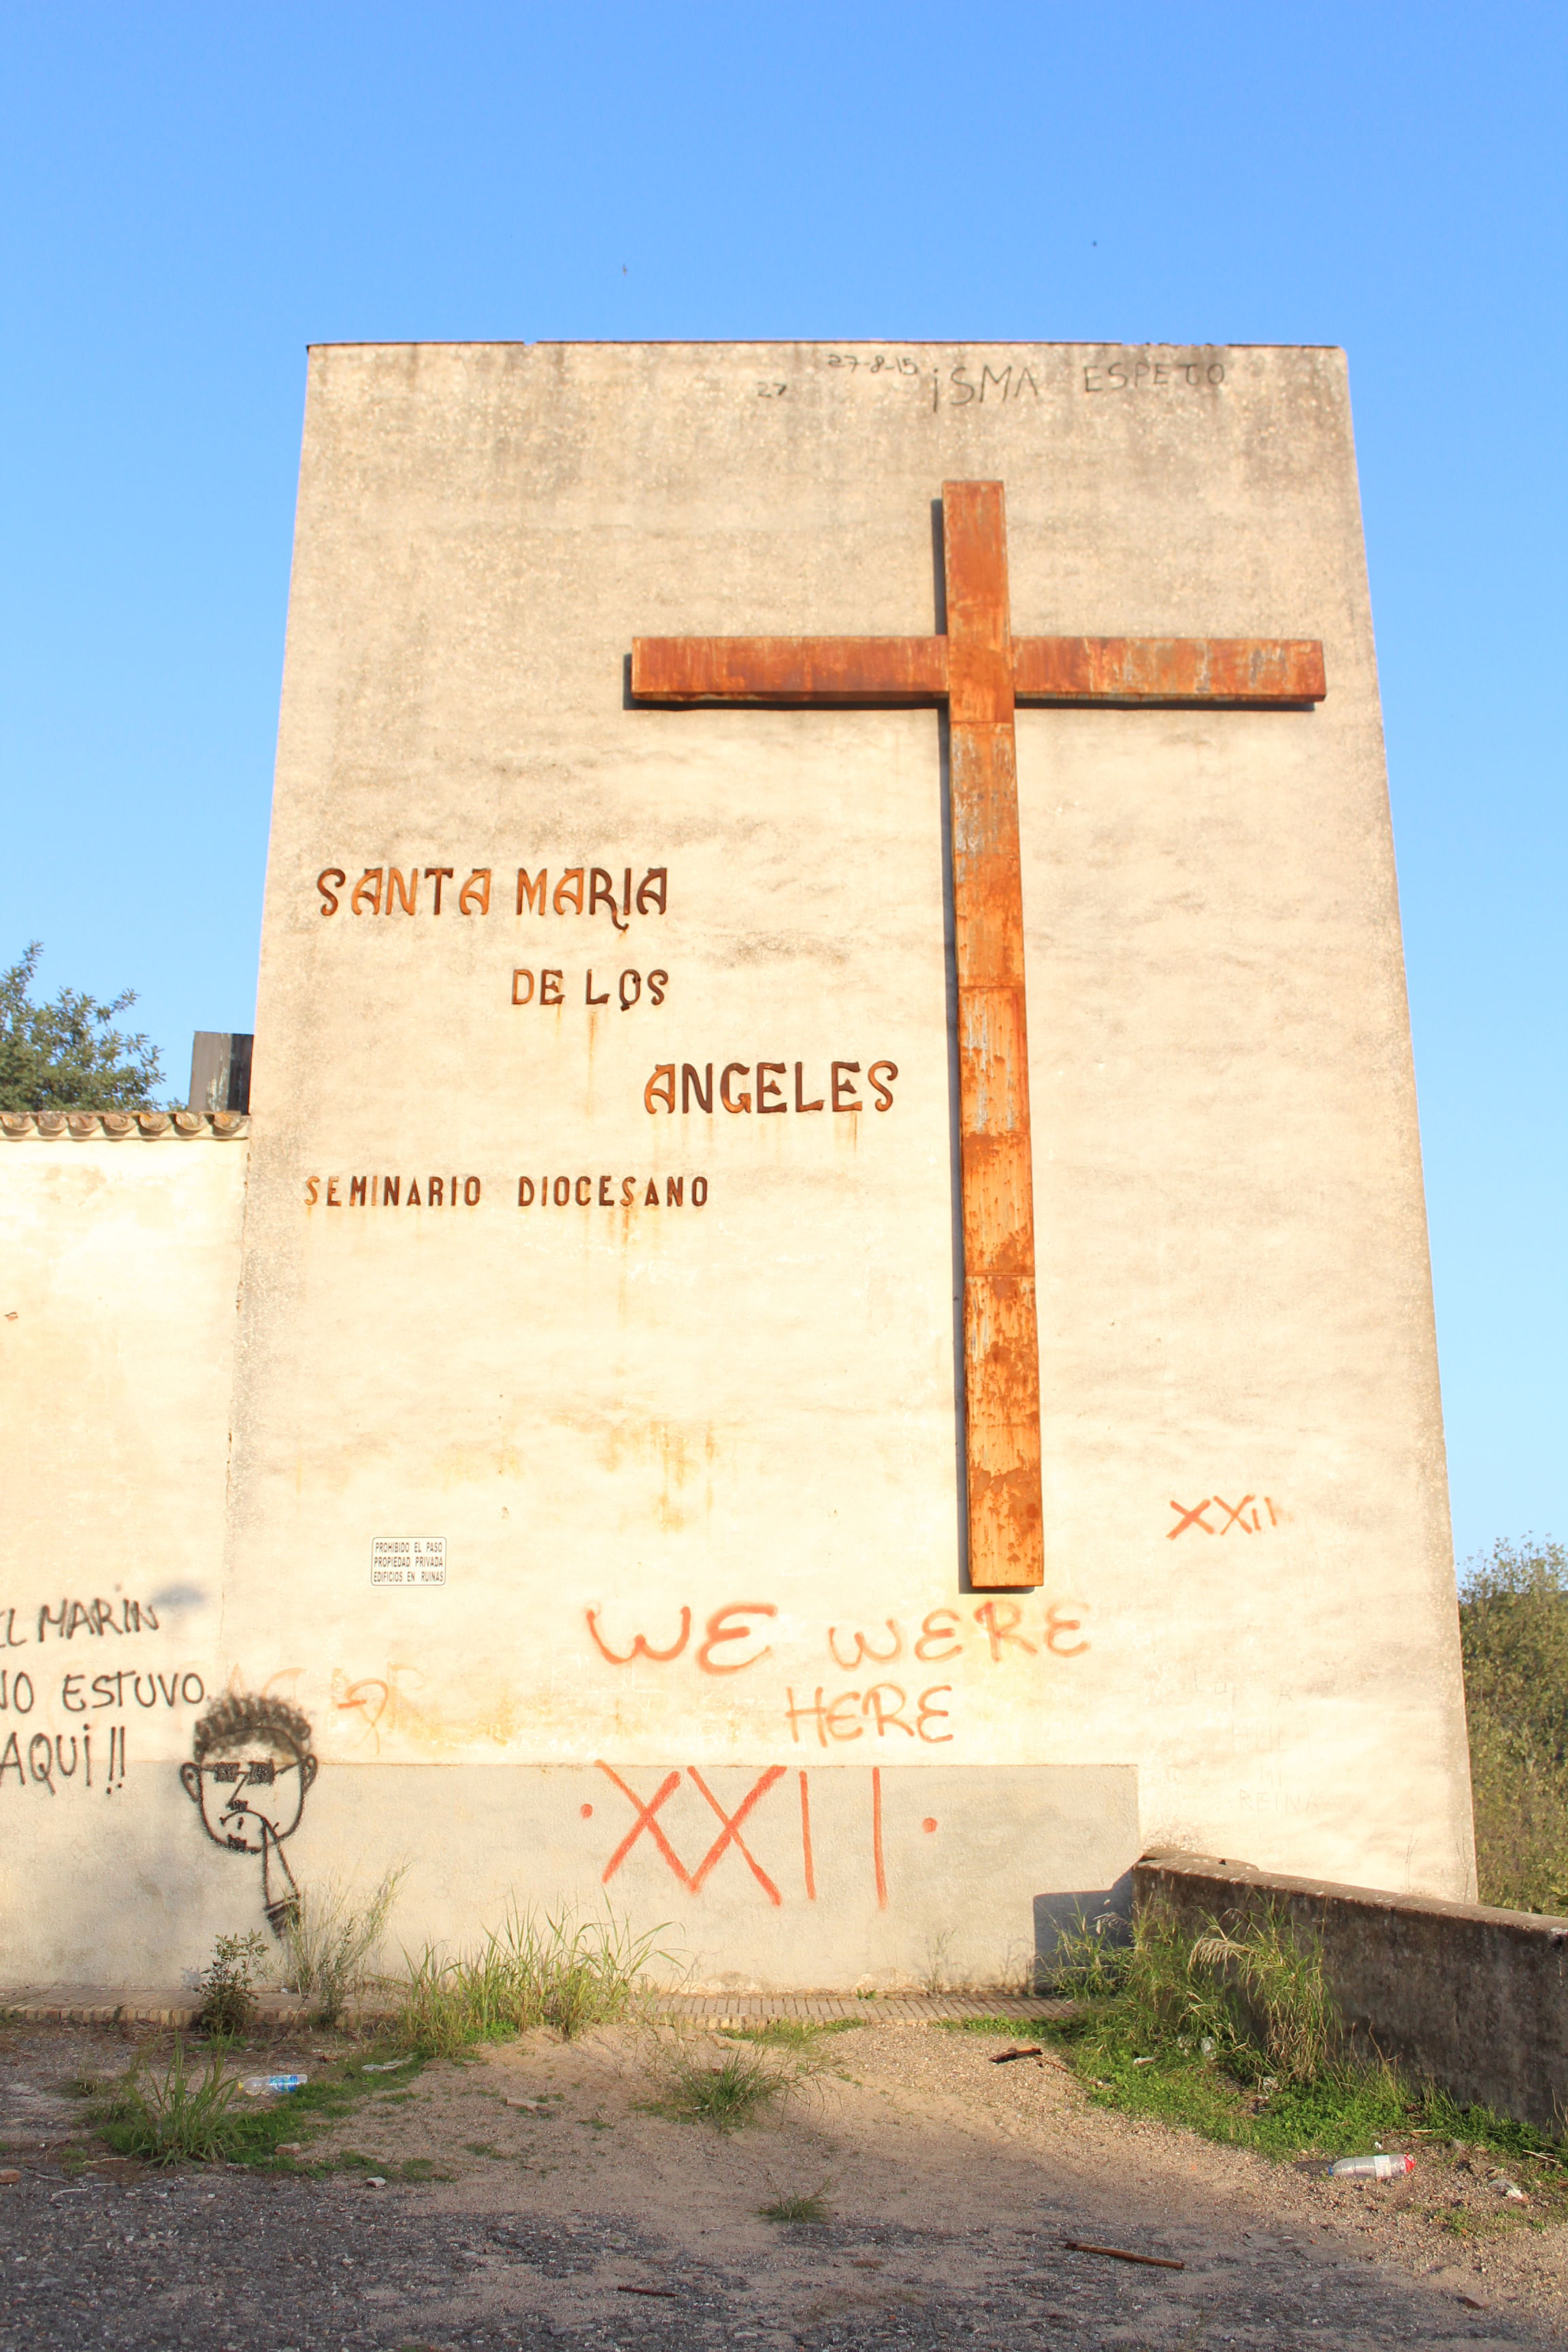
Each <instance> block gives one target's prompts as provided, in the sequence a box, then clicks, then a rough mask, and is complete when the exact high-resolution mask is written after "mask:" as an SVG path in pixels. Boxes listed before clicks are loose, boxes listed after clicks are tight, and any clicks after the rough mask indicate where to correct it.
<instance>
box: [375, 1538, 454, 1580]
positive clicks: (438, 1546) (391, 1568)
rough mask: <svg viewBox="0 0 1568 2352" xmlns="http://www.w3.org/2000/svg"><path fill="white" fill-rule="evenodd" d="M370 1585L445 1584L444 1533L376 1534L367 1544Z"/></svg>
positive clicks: (445, 1550)
mask: <svg viewBox="0 0 1568 2352" xmlns="http://www.w3.org/2000/svg"><path fill="white" fill-rule="evenodd" d="M370 1580H371V1582H372V1583H373V1584H445V1583H446V1581H447V1538H446V1537H445V1536H376V1537H374V1538H373V1539H372V1542H371V1547H370Z"/></svg>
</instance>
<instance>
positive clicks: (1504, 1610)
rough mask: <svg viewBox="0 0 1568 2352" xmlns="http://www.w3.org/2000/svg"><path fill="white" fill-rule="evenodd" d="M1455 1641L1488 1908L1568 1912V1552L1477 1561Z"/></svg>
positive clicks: (1535, 1547)
mask: <svg viewBox="0 0 1568 2352" xmlns="http://www.w3.org/2000/svg"><path fill="white" fill-rule="evenodd" d="M1459 1638H1460V1642H1461V1644H1462V1648H1463V1653H1464V1662H1465V1704H1466V1708H1467V1711H1468V1717H1469V1731H1470V1784H1471V1790H1472V1794H1473V1797H1474V1801H1475V1819H1476V1870H1477V1875H1478V1878H1479V1893H1480V1899H1481V1901H1482V1902H1483V1903H1497V1904H1501V1905H1503V1906H1505V1907H1507V1908H1509V1909H1512V1910H1519V1911H1550V1912H1568V1546H1564V1545H1563V1544H1560V1543H1552V1542H1545V1543H1538V1542H1536V1541H1535V1540H1534V1539H1533V1538H1531V1539H1529V1540H1527V1541H1526V1542H1525V1543H1523V1544H1519V1545H1513V1544H1506V1543H1498V1544H1494V1545H1493V1547H1492V1549H1491V1550H1490V1551H1489V1553H1486V1554H1484V1555H1481V1556H1479V1557H1478V1558H1477V1559H1472V1560H1471V1561H1469V1562H1468V1565H1467V1567H1466V1569H1465V1571H1464V1574H1463V1577H1462V1579H1461V1591H1460V1600H1459Z"/></svg>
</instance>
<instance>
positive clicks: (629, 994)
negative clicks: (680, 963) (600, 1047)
mask: <svg viewBox="0 0 1568 2352" xmlns="http://www.w3.org/2000/svg"><path fill="white" fill-rule="evenodd" d="M577 981H578V975H577V974H576V973H575V972H571V973H568V972H567V971H566V970H565V968H564V967H562V968H561V969H560V970H559V971H557V970H556V969H555V968H554V967H552V966H551V965H548V964H543V965H541V966H540V967H539V969H538V970H537V971H536V970H535V969H534V968H533V966H532V965H531V964H516V965H514V966H513V968H512V975H511V1001H512V1003H514V1004H520V1005H525V1004H532V1005H537V1006H539V1007H540V1008H541V1009H542V1010H545V1011H548V1010H550V1009H551V1008H552V1007H554V1008H562V1007H564V1006H566V1005H573V1004H583V1005H588V1006H593V1007H595V1008H596V1007H598V1006H601V1005H605V1004H616V1005H618V1006H619V1008H620V1010H621V1011H622V1012H623V1013H631V1012H634V1011H635V1010H636V1008H637V1006H638V1005H639V1004H643V1005H659V1004H662V1003H664V1000H665V997H666V996H667V995H668V992H669V974H668V972H667V971H663V970H661V969H660V968H659V967H658V966H657V965H656V966H655V968H654V970H653V971H650V972H648V973H647V976H646V981H645V976H644V974H643V973H642V972H641V971H634V970H632V969H631V968H630V967H629V966H628V968H627V969H626V971H621V972H617V971H606V970H605V967H604V966H603V965H601V966H600V969H599V977H598V979H597V980H595V977H594V971H593V966H592V965H590V966H589V967H588V968H587V970H586V971H584V973H583V974H582V982H583V984H582V986H581V987H580V988H579V986H578V985H577Z"/></svg>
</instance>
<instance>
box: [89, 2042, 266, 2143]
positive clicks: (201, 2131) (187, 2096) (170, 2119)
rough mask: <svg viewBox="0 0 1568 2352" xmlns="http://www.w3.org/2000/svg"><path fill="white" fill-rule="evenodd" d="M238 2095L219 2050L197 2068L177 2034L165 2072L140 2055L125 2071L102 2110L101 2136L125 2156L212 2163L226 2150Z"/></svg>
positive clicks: (234, 2118) (235, 2123)
mask: <svg viewBox="0 0 1568 2352" xmlns="http://www.w3.org/2000/svg"><path fill="white" fill-rule="evenodd" d="M240 2095H241V2094H240V2088H239V2084H238V2083H237V2081H236V2080H235V2078H234V2076H233V2075H231V2074H226V2073H225V2071H224V2056H223V2053H222V2052H221V2051H215V2052H214V2053H213V2055H212V2056H211V2057H210V2058H209V2059H208V2060H207V2062H206V2063H205V2066H199V2067H197V2068H196V2069H195V2070H193V2069H192V2067H191V2066H190V2065H188V2064H187V2063H186V2058H185V2045H184V2042H181V2041H179V2040H178V2039H176V2041H175V2043H174V2056H173V2058H172V2059H171V2060H170V2063H169V2065H168V2069H167V2071H166V2072H165V2073H164V2074H163V2075H162V2076H160V2075H158V2074H155V2073H154V2072H153V2070H152V2068H150V2067H148V2066H146V2065H144V2064H143V2063H142V2061H141V2060H140V2059H138V2060H137V2062H136V2063H135V2064H134V2065H133V2066H132V2067H131V2068H130V2069H129V2070H128V2072H127V2073H126V2074H123V2075H122V2076H121V2079H120V2081H119V2083H118V2084H115V2086H114V2088H113V2090H112V2091H111V2092H110V2094H109V2095H108V2097H107V2098H106V2099H105V2100H104V2102H103V2105H102V2107H101V2109H100V2115H101V2125H100V2137H102V2138H103V2139H105V2140H106V2141H107V2142H108V2144H109V2146H110V2147H112V2148H114V2149H116V2150H117V2151H118V2152H119V2153H120V2154H121V2156H142V2157H145V2158H147V2159H148V2161H149V2162H150V2163H153V2164H184V2163H195V2164H211V2163H212V2162H214V2161H215V2160H216V2158H221V2157H224V2156H226V2154H227V2153H228V2149H229V2146H230V2143H231V2141H232V2139H233V2137H234V2132H235V2128H236V2126H237V2124H238V2122H239V2117H238V2116H237V2114H236V2113H235V2105H234V2103H235V2101H236V2100H237V2098H238V2097H239V2096H240Z"/></svg>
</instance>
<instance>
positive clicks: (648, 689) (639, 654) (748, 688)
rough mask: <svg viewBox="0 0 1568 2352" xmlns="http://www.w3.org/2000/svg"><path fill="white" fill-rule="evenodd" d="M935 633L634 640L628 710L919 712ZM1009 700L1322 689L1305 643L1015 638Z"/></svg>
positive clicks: (1309, 694) (940, 688) (942, 647)
mask: <svg viewBox="0 0 1568 2352" xmlns="http://www.w3.org/2000/svg"><path fill="white" fill-rule="evenodd" d="M949 643H950V640H949V639H948V638H946V637H636V638H634V639H633V641H632V693H633V694H634V695H635V696H636V698H637V700H638V701H639V702H664V703H673V704H677V705H679V704H696V703H709V702H712V703H725V702H742V703H773V702H777V703H812V704H816V705H817V706H821V705H822V704H824V703H826V704H828V705H832V704H834V703H841V704H843V705H845V706H846V707H849V706H858V707H859V708H861V709H864V708H865V707H866V706H867V705H868V704H870V705H881V706H884V707H890V708H895V709H896V708H899V707H900V706H904V707H910V706H912V707H915V708H920V707H921V706H924V705H926V704H930V703H934V702H942V701H945V700H946V698H947V692H948V646H949ZM1013 692H1014V696H1015V698H1016V700H1017V701H1019V702H1043V703H1090V704H1092V703H1121V704H1132V705H1137V704H1140V703H1142V704H1151V705H1156V706H1163V707H1165V708H1167V709H1184V708H1186V707H1190V706H1201V705H1204V704H1211V705H1212V704H1215V703H1218V704H1221V705H1224V706H1226V707H1227V708H1229V709H1257V710H1268V709H1276V710H1279V709H1287V710H1288V709H1297V710H1299V709H1302V708H1303V707H1304V706H1305V705H1307V704H1310V703H1314V702H1321V700H1322V699H1323V697H1324V694H1325V693H1326V692H1327V688H1326V685H1325V683H1324V677H1323V648H1322V646H1321V644H1320V643H1319V642H1318V641H1317V639H1316V638H1312V637H1015V638H1014V640H1013Z"/></svg>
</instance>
